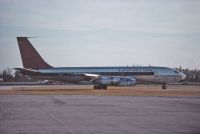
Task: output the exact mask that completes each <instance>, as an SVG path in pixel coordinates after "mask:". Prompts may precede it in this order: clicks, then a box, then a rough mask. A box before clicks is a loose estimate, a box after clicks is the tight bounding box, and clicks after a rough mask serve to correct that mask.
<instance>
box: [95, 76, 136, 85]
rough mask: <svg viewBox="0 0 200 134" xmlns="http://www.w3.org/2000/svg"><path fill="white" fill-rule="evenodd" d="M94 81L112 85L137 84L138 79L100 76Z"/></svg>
mask: <svg viewBox="0 0 200 134" xmlns="http://www.w3.org/2000/svg"><path fill="white" fill-rule="evenodd" d="M94 83H95V84H101V85H112V86H135V85H136V79H135V78H133V77H119V76H99V78H98V79H96V80H95V81H94Z"/></svg>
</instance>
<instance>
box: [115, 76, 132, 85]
mask: <svg viewBox="0 0 200 134" xmlns="http://www.w3.org/2000/svg"><path fill="white" fill-rule="evenodd" d="M135 85H136V79H135V78H132V77H121V78H120V83H119V84H118V86H135Z"/></svg>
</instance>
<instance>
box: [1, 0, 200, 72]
mask: <svg viewBox="0 0 200 134" xmlns="http://www.w3.org/2000/svg"><path fill="white" fill-rule="evenodd" d="M199 7H200V1H199V0H59V1H58V0H1V1H0V70H2V69H5V68H15V67H23V66H22V61H21V57H20V53H19V48H18V46H17V41H16V37H17V36H29V37H37V38H31V39H30V41H31V42H32V44H33V45H34V47H35V48H36V49H37V50H38V52H39V53H40V55H41V56H42V57H43V58H44V59H45V60H46V61H47V62H48V63H49V64H50V65H52V66H55V67H68V66H69V67H71V66H127V65H129V66H133V65H144V66H148V65H152V66H167V67H179V66H182V67H183V68H192V69H195V68H197V69H200V62H199V61H200V25H199V24H200V8H199Z"/></svg>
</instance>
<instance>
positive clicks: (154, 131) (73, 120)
mask: <svg viewBox="0 0 200 134" xmlns="http://www.w3.org/2000/svg"><path fill="white" fill-rule="evenodd" d="M139 88H140V87H139ZM141 88H142V87H141ZM157 88H158V87H156V86H155V90H156V91H157V90H158V89H157ZM178 88H181V87H178ZM182 88H183V91H185V90H186V89H184V87H182ZM69 89H71V87H70V88H69ZM83 89H85V87H84V88H83ZM136 89H137V88H136ZM150 89H151V90H150V91H153V89H154V88H153V86H150ZM173 89H174V88H170V89H169V91H170V90H173ZM0 90H3V89H2V88H1V89H0ZM6 90H8V91H10V90H21V88H20V89H18V87H17V89H16V88H14V89H13V88H12V89H6ZM23 90H24V91H25V90H26V88H25V87H23ZM29 90H30V89H29ZM45 90H46V88H45ZM62 90H63V89H62ZM112 90H113V91H118V90H123V89H110V90H108V91H95V92H109V91H110V92H111V91H112ZM127 90H131V91H130V92H134V91H135V90H134V89H127ZM147 90H148V89H147ZM197 90H198V88H197V89H195V91H197ZM67 91H68V90H67ZM67 91H66V92H67ZM69 91H70V92H71V90H69ZM125 91H126V90H125ZM136 91H137V90H136ZM173 91H174V90H173ZM21 92H22V91H21ZM21 92H20V93H21ZM38 92H39V91H38ZM160 92H162V90H161V89H160ZM166 92H167V90H166ZM4 93H5V92H3V93H2V94H1V92H0V134H200V96H199V95H198V94H197V95H196V96H195V95H194V96H191V94H190V95H186V96H185V95H184V96H182V95H180V96H178V95H175V96H171V95H170V94H168V95H167V96H162V95H161V96H157V94H156V95H155V96H152V95H150V96H147V95H138V94H137V95H134V94H132V95H131V96H128V95H119V94H116V95H106V94H94V95H85V94H83V95H81V94H79V95H60V94H48V95H47V94H45V95H41V94H34V95H30V94H29V95H27V94H18V95H15V94H4ZM172 93H173V92H172ZM197 93H198V92H197Z"/></svg>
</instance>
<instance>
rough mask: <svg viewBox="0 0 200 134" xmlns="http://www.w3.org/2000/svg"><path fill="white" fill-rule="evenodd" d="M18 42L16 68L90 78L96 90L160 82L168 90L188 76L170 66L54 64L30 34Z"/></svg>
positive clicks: (38, 74) (66, 78) (57, 77)
mask: <svg viewBox="0 0 200 134" xmlns="http://www.w3.org/2000/svg"><path fill="white" fill-rule="evenodd" d="M17 41H18V45H19V50H20V54H21V59H22V63H23V68H15V69H17V70H19V71H20V72H21V73H22V74H24V75H28V76H31V77H34V78H38V79H44V80H53V81H63V82H70V83H81V82H82V81H88V82H90V83H91V84H93V85H94V89H107V86H135V85H136V84H137V83H155V84H161V85H162V88H163V89H166V85H167V84H168V83H174V82H179V81H181V80H184V79H186V77H187V76H186V75H185V74H184V73H183V72H180V71H178V70H176V69H172V68H168V67H153V66H133V67H130V66H124V67H123V66H120V67H118V66H116V67H53V66H51V65H49V64H47V63H46V62H45V60H44V59H43V58H42V57H41V56H40V55H39V53H38V52H37V51H36V49H35V48H34V47H33V45H32V44H31V42H30V41H29V40H28V37H17Z"/></svg>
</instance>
